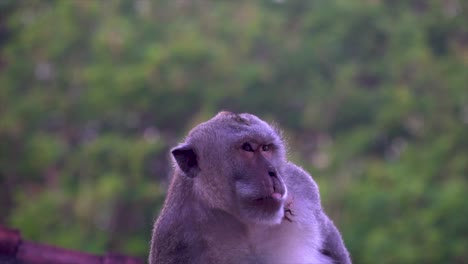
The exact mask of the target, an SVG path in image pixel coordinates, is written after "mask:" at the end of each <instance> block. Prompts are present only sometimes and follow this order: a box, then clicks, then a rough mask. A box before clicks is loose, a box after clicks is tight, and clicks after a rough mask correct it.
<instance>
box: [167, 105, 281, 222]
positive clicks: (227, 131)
mask: <svg viewBox="0 0 468 264" xmlns="http://www.w3.org/2000/svg"><path fill="white" fill-rule="evenodd" d="M284 153H285V150H284V145H283V142H282V140H281V138H280V136H279V134H278V132H276V131H275V130H274V129H273V128H272V127H271V126H269V125H268V124H267V123H265V122H264V121H262V120H260V119H259V118H257V117H256V116H253V115H248V114H241V115H236V114H230V113H221V114H218V116H216V117H215V118H213V119H211V120H209V121H207V122H205V123H203V124H200V125H199V126H197V127H196V128H194V129H193V130H192V131H191V133H190V134H189V136H188V138H187V142H186V143H184V144H182V145H180V146H179V147H177V148H175V149H173V150H172V154H173V155H174V158H175V161H176V162H177V165H178V167H179V168H180V169H181V171H182V172H183V173H184V174H185V175H186V176H188V177H189V178H192V179H193V183H194V188H195V189H196V193H198V195H200V196H201V197H202V198H203V200H204V201H206V203H207V204H209V205H210V207H216V208H218V209H223V210H225V211H226V212H228V213H231V214H233V215H236V216H237V217H239V219H240V220H242V221H243V222H246V223H252V222H253V223H259V224H276V223H280V222H281V219H282V218H283V216H284V209H283V207H284V201H285V199H286V194H287V189H286V186H285V184H284V182H283V178H282V167H283V165H284V164H285V162H286V158H285V154H284Z"/></svg>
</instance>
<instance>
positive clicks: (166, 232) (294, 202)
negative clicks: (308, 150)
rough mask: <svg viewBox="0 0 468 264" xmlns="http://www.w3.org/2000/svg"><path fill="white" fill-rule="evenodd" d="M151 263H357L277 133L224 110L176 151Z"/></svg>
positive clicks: (248, 117)
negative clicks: (287, 157) (287, 156)
mask: <svg viewBox="0 0 468 264" xmlns="http://www.w3.org/2000/svg"><path fill="white" fill-rule="evenodd" d="M171 153H172V156H173V159H174V165H175V169H174V175H173V177H172V182H171V185H170V188H169V191H168V194H167V197H166V201H165V203H164V206H163V209H162V211H161V213H160V215H159V218H158V219H157V221H156V223H155V226H154V230H153V238H152V241H151V251H150V256H149V263H150V264H156V263H162V264H166V263H167V264H168V263H200V264H201V263H203V264H205V263H233V264H234V263H236V264H237V263H261V264H274V263H278V264H284V263H314V264H325V263H335V264H341V263H346V264H348V263H351V259H350V257H349V254H348V251H347V250H346V248H345V246H344V244H343V240H342V238H341V235H340V233H339V232H338V230H337V229H336V227H335V225H334V224H333V222H332V221H331V220H330V219H329V218H328V217H327V215H326V214H325V213H324V211H323V209H322V206H321V202H320V194H319V190H318V187H317V185H316V184H315V182H314V181H313V180H312V178H311V176H310V175H309V174H308V173H306V172H305V171H304V170H302V169H301V168H299V167H297V166H296V165H294V164H292V163H291V162H288V160H287V159H286V151H285V144H284V143H283V140H282V138H281V136H280V133H279V132H278V131H277V129H275V128H273V127H272V126H270V125H269V124H267V123H266V122H264V121H262V120H261V119H259V118H258V117H256V116H254V115H251V114H234V113H229V112H221V113H219V114H218V115H216V116H215V117H214V118H212V119H210V120H209V121H207V122H205V123H202V124H200V125H198V126H196V127H195V128H194V129H193V130H192V131H190V133H189V135H188V136H187V137H186V139H185V142H184V143H182V144H180V145H179V146H177V147H175V148H174V149H172V151H171Z"/></svg>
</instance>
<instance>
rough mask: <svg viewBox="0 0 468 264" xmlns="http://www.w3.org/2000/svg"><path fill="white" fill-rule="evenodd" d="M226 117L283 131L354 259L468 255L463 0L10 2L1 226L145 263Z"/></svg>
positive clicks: (2, 61) (461, 259)
mask: <svg viewBox="0 0 468 264" xmlns="http://www.w3.org/2000/svg"><path fill="white" fill-rule="evenodd" d="M220 110H230V111H235V112H250V113H254V114H256V115H258V116H260V117H261V118H263V119H266V120H269V121H274V122H276V123H278V124H279V125H280V126H281V128H282V129H283V130H284V132H285V136H286V138H287V140H288V142H289V149H290V154H289V158H290V159H291V160H293V161H294V162H296V163H298V164H300V165H301V166H303V167H304V168H305V169H307V170H308V171H309V172H311V173H312V175H313V176H314V178H315V180H316V181H317V182H318V184H319V185H320V189H321V194H322V201H323V206H324V208H325V210H326V212H327V213H328V214H329V215H330V216H331V218H332V219H333V220H334V221H335V223H336V224H337V226H338V227H339V228H340V230H341V231H342V234H343V237H344V240H345V243H346V245H347V247H348V248H349V250H350V252H351V254H352V258H353V260H354V262H355V263H468V188H467V187H468V1H464V0H444V1H442V0H438V1H430V0H427V1H426V0H392V1H390V0H353V1H351V0H311V1H288V0H276V1H273V0H269V1H267V0H265V1H205V0H198V1H183V0H155V1H153V0H134V1H130V0H128V1H127V0H107V1H94V0H63V1H58V0H57V1H54V0H25V1H18V0H1V1H0V224H1V225H6V226H9V227H14V228H19V229H20V230H21V231H22V234H23V237H24V238H25V239H30V240H34V241H38V242H40V243H47V244H53V245H57V246H60V247H66V248H71V249H77V250H81V251H86V252H92V253H103V252H107V251H113V252H121V253H124V254H132V255H136V256H141V257H144V258H146V256H147V253H148V250H149V240H150V236H151V229H152V225H153V221H154V219H155V218H156V217H157V215H158V212H159V210H160V208H161V204H162V202H163V199H164V195H165V192H166V188H167V185H168V175H169V173H170V171H171V163H170V159H169V156H168V149H169V148H170V147H172V146H174V145H175V144H177V142H179V141H181V140H182V139H183V136H184V135H185V134H186V133H187V132H188V130H189V129H190V128H192V127H193V126H194V125H196V124H197V123H199V122H201V121H205V120H207V119H209V118H211V117H212V116H213V115H214V114H216V113H217V112H218V111H220Z"/></svg>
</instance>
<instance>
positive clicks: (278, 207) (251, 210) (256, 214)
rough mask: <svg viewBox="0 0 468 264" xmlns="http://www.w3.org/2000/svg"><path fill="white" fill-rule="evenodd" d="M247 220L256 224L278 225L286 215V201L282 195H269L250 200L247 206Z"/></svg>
mask: <svg viewBox="0 0 468 264" xmlns="http://www.w3.org/2000/svg"><path fill="white" fill-rule="evenodd" d="M244 210H245V213H246V214H245V215H246V218H247V219H246V220H247V221H249V222H253V223H254V224H261V225H276V224H279V223H281V220H282V219H283V217H284V202H283V199H282V198H281V197H280V196H274V195H272V196H268V197H261V198H256V199H253V200H250V201H249V202H248V203H247V204H246V206H245V208H244Z"/></svg>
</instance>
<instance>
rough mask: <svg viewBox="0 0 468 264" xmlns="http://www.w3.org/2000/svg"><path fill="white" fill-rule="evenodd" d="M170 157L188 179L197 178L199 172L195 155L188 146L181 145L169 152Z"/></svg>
mask: <svg viewBox="0 0 468 264" xmlns="http://www.w3.org/2000/svg"><path fill="white" fill-rule="evenodd" d="M171 153H172V156H174V159H175V160H176V162H177V165H179V168H180V169H181V170H182V171H183V172H184V173H185V175H187V176H188V177H190V178H194V177H195V176H197V174H198V172H199V171H200V167H198V160H197V154H196V153H195V151H193V148H192V147H191V146H190V145H183V146H180V147H177V148H175V149H173V150H172V151H171Z"/></svg>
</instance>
